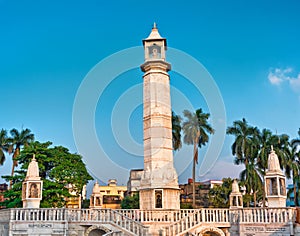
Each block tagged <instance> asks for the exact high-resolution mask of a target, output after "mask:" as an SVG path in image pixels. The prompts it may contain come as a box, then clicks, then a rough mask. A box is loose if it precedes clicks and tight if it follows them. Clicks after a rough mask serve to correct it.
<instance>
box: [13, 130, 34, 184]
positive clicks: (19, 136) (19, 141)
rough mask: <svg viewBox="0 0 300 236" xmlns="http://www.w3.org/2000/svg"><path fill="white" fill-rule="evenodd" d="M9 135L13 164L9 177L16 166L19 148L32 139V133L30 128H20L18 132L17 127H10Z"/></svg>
mask: <svg viewBox="0 0 300 236" xmlns="http://www.w3.org/2000/svg"><path fill="white" fill-rule="evenodd" d="M10 135H11V142H12V145H13V151H12V152H13V155H12V159H13V164H12V169H11V177H13V176H14V173H15V168H16V167H17V166H18V160H17V157H18V156H19V155H20V151H21V148H22V147H23V146H26V145H28V144H29V143H30V142H32V141H34V135H33V134H32V133H31V130H30V129H22V130H21V132H19V131H18V130H17V129H12V130H11V131H10ZM11 185H12V181H10V187H11Z"/></svg>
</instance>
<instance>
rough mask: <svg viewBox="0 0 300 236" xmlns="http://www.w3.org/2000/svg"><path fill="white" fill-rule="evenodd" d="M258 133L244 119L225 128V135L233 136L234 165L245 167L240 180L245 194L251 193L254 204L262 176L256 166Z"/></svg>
mask: <svg viewBox="0 0 300 236" xmlns="http://www.w3.org/2000/svg"><path fill="white" fill-rule="evenodd" d="M259 133H260V132H259V130H258V128H257V127H253V126H250V125H249V124H248V122H247V121H246V119H245V118H243V119H242V120H237V121H234V122H233V126H231V127H228V128H227V134H230V135H234V136H235V140H234V142H233V144H232V146H231V151H232V155H233V156H234V157H235V159H234V163H235V164H236V165H239V164H244V165H245V169H244V170H243V171H242V172H241V173H240V178H241V180H242V182H243V183H244V184H245V186H246V192H247V193H248V194H251V193H253V197H254V204H256V194H257V192H258V191H260V190H261V186H262V175H263V173H262V172H261V171H260V169H259V166H258V165H257V156H258V154H259V150H260V142H259ZM248 204H249V203H248Z"/></svg>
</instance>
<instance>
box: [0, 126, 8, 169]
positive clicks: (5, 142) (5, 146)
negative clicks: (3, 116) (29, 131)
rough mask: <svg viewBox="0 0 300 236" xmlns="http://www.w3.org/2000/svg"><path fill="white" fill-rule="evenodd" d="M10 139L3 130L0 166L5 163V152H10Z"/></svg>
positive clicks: (0, 141) (0, 140)
mask: <svg viewBox="0 0 300 236" xmlns="http://www.w3.org/2000/svg"><path fill="white" fill-rule="evenodd" d="M9 146H10V145H9V138H8V137H7V131H6V130H4V129H1V131H0V165H3V164H4V162H5V152H8V151H9Z"/></svg>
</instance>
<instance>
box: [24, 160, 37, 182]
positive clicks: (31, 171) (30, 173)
mask: <svg viewBox="0 0 300 236" xmlns="http://www.w3.org/2000/svg"><path fill="white" fill-rule="evenodd" d="M40 179H41V178H40V174H39V165H38V163H37V161H36V159H35V155H33V158H32V160H31V162H30V163H29V165H28V169H27V174H26V178H25V180H40Z"/></svg>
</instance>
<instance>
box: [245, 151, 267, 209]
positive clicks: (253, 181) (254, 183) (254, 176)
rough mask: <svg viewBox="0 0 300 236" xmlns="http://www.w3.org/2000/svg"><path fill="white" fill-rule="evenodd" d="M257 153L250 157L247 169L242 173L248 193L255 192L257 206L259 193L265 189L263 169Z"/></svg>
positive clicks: (254, 200) (254, 198) (254, 199)
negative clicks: (259, 163) (258, 162)
mask: <svg viewBox="0 0 300 236" xmlns="http://www.w3.org/2000/svg"><path fill="white" fill-rule="evenodd" d="M254 157H255V155H254V156H253V158H250V159H249V162H248V164H247V165H246V166H245V169H244V170H243V171H242V172H241V173H240V179H241V181H242V183H243V184H244V185H245V187H246V190H247V193H248V194H253V202H254V207H256V202H257V193H261V191H262V189H263V181H262V177H261V176H262V174H263V173H262V171H261V169H260V168H259V167H258V165H257V163H256V161H255V158H254ZM248 205H249V203H248Z"/></svg>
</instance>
